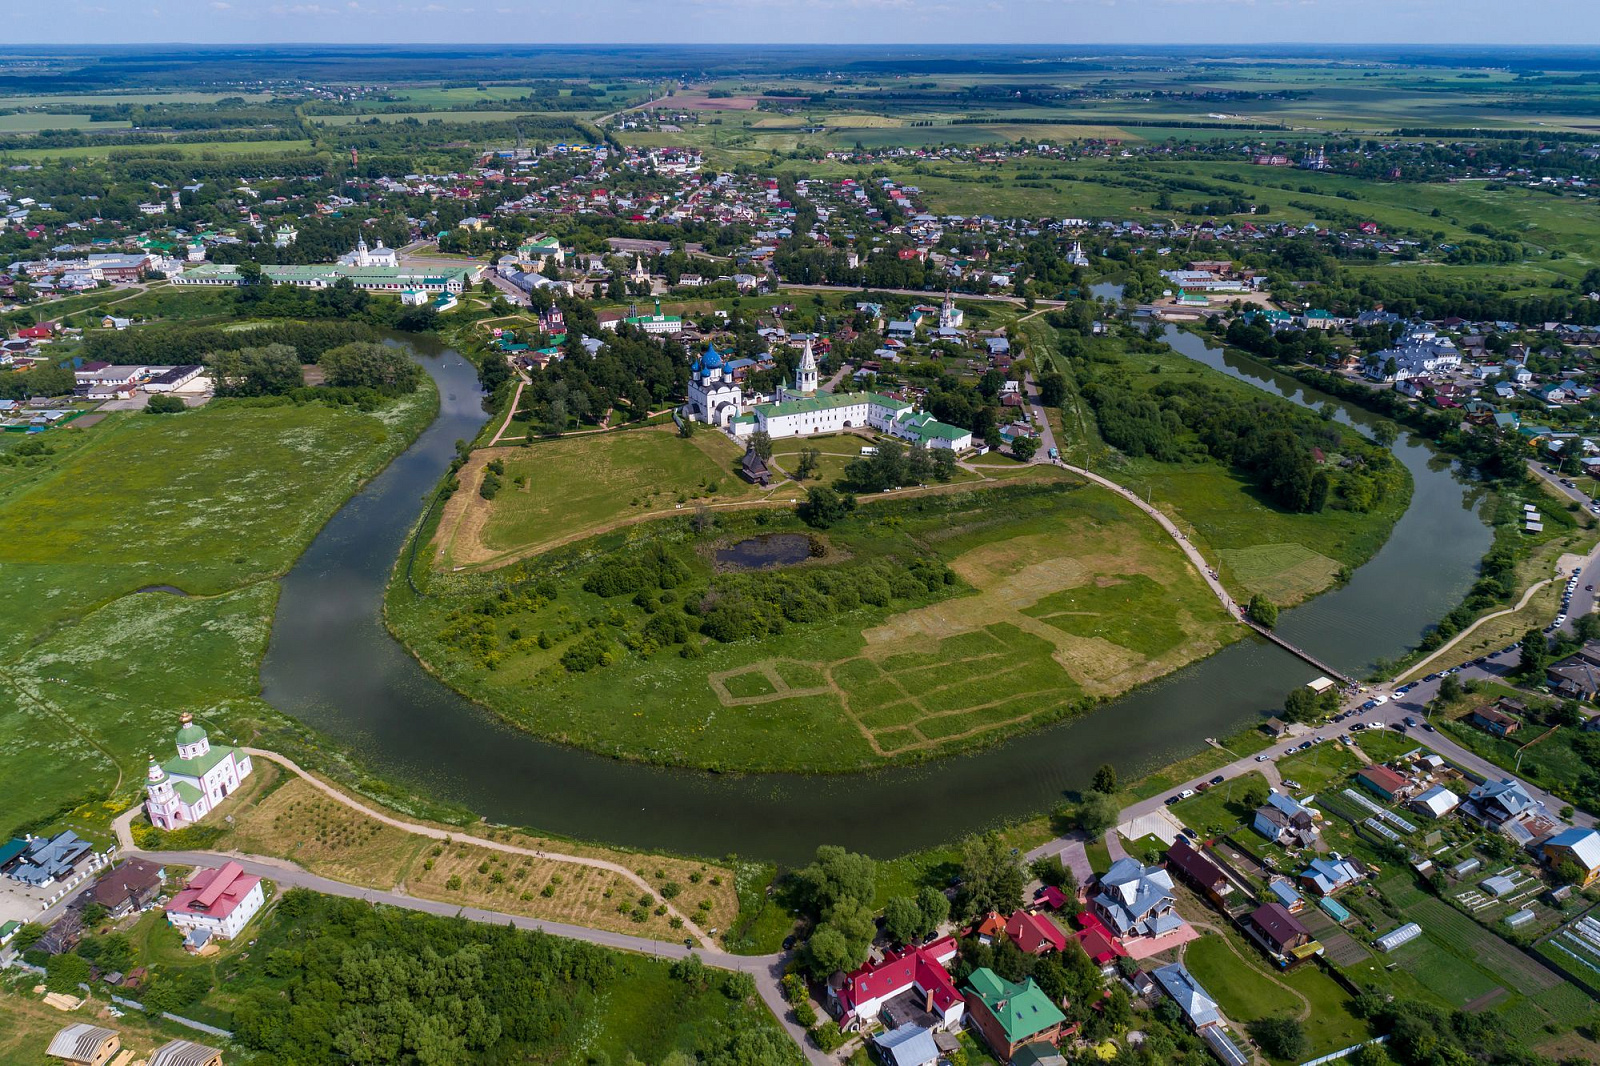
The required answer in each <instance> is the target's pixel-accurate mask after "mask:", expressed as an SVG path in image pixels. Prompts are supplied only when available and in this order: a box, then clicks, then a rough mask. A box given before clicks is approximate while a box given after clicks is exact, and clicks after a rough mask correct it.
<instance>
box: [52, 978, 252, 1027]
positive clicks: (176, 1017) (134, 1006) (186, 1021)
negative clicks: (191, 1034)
mask: <svg viewBox="0 0 1600 1066" xmlns="http://www.w3.org/2000/svg"><path fill="white" fill-rule="evenodd" d="M78 987H79V988H81V989H83V990H84V991H85V992H87V991H88V990H89V986H88V985H84V984H80V985H79V986H78ZM111 1002H113V1003H115V1004H116V1005H117V1006H119V1007H127V1008H128V1009H129V1010H136V1011H138V1012H139V1013H141V1014H149V1013H150V1012H149V1011H147V1010H145V1008H144V1004H143V1003H139V1002H137V1001H135V1000H131V999H127V998H126V997H124V996H119V995H116V994H114V993H113V994H112V996H111ZM160 1016H161V1017H163V1018H165V1019H166V1020H167V1021H169V1022H177V1023H178V1024H179V1025H183V1026H187V1027H189V1028H190V1029H195V1030H198V1031H199V1032H202V1033H206V1034H207V1035H209V1036H220V1037H222V1038H223V1039H224V1040H232V1039H233V1034H232V1033H230V1032H228V1030H226V1029H218V1028H217V1027H216V1026H214V1025H207V1024H206V1023H205V1022H197V1021H195V1020H194V1019H193V1018H185V1017H183V1015H181V1014H173V1013H172V1012H170V1011H162V1012H161V1014H160Z"/></svg>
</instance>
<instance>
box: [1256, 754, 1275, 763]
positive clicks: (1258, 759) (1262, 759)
mask: <svg viewBox="0 0 1600 1066" xmlns="http://www.w3.org/2000/svg"><path fill="white" fill-rule="evenodd" d="M1270 758H1272V756H1270V755H1257V756H1256V762H1266V761H1267V760H1268V759H1270Z"/></svg>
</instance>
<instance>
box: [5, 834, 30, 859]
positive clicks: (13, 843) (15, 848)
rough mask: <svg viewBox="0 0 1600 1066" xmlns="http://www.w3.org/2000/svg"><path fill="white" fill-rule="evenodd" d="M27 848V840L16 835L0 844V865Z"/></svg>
mask: <svg viewBox="0 0 1600 1066" xmlns="http://www.w3.org/2000/svg"><path fill="white" fill-rule="evenodd" d="M27 850H28V842H27V841H26V840H22V839H20V838H18V837H12V838H11V839H10V840H8V841H6V842H5V843H4V844H0V866H3V865H5V864H6V863H8V862H10V861H11V860H12V859H14V858H16V857H17V856H18V855H21V854H22V853H23V852H24V851H27Z"/></svg>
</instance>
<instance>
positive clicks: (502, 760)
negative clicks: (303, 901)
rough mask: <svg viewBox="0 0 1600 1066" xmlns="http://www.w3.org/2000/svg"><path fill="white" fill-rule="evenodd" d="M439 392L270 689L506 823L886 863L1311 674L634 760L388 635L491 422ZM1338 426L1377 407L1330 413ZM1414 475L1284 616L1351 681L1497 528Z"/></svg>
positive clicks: (1429, 473) (1384, 652)
mask: <svg viewBox="0 0 1600 1066" xmlns="http://www.w3.org/2000/svg"><path fill="white" fill-rule="evenodd" d="M1169 341H1170V343H1172V344H1173V346H1174V347H1175V348H1177V349H1178V350H1179V351H1180V352H1182V353H1183V354H1185V355H1187V356H1190V357H1191V358H1195V359H1198V360H1199V361H1201V362H1204V363H1206V364H1207V365H1208V366H1212V367H1215V368H1217V369H1219V370H1222V371H1223V372H1225V373H1228V374H1231V375H1233V376H1235V377H1238V378H1241V379H1243V380H1246V381H1249V382H1251V383H1252V384H1255V385H1257V386H1259V387H1261V388H1263V389H1266V390H1267V391H1269V392H1273V393H1276V394H1278V395H1281V396H1286V397H1288V398H1290V399H1292V400H1294V401H1295V402H1298V403H1304V404H1310V405H1313V406H1320V405H1321V404H1322V403H1323V402H1325V401H1327V400H1328V399H1329V398H1328V397H1325V396H1322V395H1320V394H1317V393H1314V392H1308V391H1307V390H1303V389H1302V387H1301V386H1300V384H1299V383H1298V382H1297V381H1295V380H1294V379H1292V378H1287V377H1283V376H1281V375H1276V374H1274V373H1273V372H1272V371H1270V370H1269V369H1267V368H1265V367H1263V366H1260V365H1259V364H1255V363H1253V362H1251V361H1249V360H1244V359H1238V358H1235V357H1233V356H1228V357H1226V358H1225V357H1224V356H1223V354H1222V352H1221V351H1219V350H1214V349H1211V348H1209V347H1208V346H1207V345H1206V343H1205V342H1204V341H1203V340H1201V339H1200V338H1198V337H1194V336H1191V335H1188V334H1183V333H1175V334H1172V335H1170V336H1169ZM410 343H411V346H412V347H413V349H414V350H416V352H417V353H418V355H419V357H420V358H421V362H422V364H423V366H424V367H425V368H426V369H427V371H428V373H429V374H430V375H431V376H432V377H433V379H434V381H435V382H437V383H438V386H439V391H440V394H441V408H440V414H439V417H438V419H437V420H436V421H435V422H434V423H433V424H432V425H431V426H430V427H429V428H428V429H427V430H426V431H425V432H424V433H423V434H422V436H421V437H420V438H419V439H418V440H417V441H416V443H415V444H413V445H412V447H411V448H409V449H408V450H407V451H406V452H405V453H404V454H403V455H401V456H400V457H399V458H398V459H396V460H395V461H394V462H393V463H392V464H390V466H389V467H388V468H387V469H385V470H384V471H383V472H382V473H381V474H379V475H378V476H377V477H375V478H374V479H373V480H372V481H371V482H370V483H369V484H368V485H366V486H365V487H364V488H363V489H362V490H361V492H359V493H358V494H357V495H356V496H354V497H353V498H352V499H351V500H350V501H349V503H347V504H346V505H345V506H344V507H343V508H341V509H340V510H339V511H338V512H337V513H336V514H335V515H334V516H333V518H332V519H331V520H330V521H329V523H328V525H327V526H326V527H325V528H324V529H323V530H322V532H321V533H320V534H319V535H318V536H317V538H316V539H315V540H314V541H313V542H312V544H311V547H310V548H309V549H308V550H307V551H306V553H305V554H304V555H303V556H302V557H301V559H300V560H299V562H297V563H296V564H295V566H294V568H293V569H292V570H291V571H290V572H289V573H288V574H287V575H285V577H284V578H283V582H282V595H281V597H280V599H279V603H278V613H277V618H276V620H275V623H274V626H273V634H272V640H271V643H270V645H269V648H268V651H267V655H266V658H265V659H264V661H263V663H262V669H261V678H262V688H263V695H264V696H265V698H266V699H267V700H268V701H269V702H270V703H272V704H273V705H274V706H275V707H277V708H278V709H279V710H281V711H283V712H284V713H286V714H289V715H291V716H293V717H295V718H297V719H300V720H302V721H304V722H306V723H308V724H309V725H312V726H314V727H316V728H318V729H320V730H322V731H324V732H325V733H327V734H328V735H330V736H332V737H334V738H336V739H338V740H339V741H340V742H342V743H344V744H347V745H349V746H350V747H351V748H352V749H353V750H354V751H355V752H356V753H357V755H358V756H359V758H360V759H361V761H362V762H363V764H364V765H365V766H366V767H367V768H368V769H369V770H371V771H372V772H374V773H377V774H380V775H383V776H387V777H391V778H395V779H399V780H402V781H405V782H408V783H411V784H413V785H416V786H418V787H420V788H422V789H424V790H426V791H429V792H432V793H434V794H436V795H438V796H440V797H442V798H445V799H449V800H452V801H455V802H457V803H461V804H463V805H465V806H467V807H470V808H471V809H473V810H475V811H478V812H480V813H481V814H483V815H484V816H485V817H487V818H488V819H490V820H491V821H494V822H501V823H507V824H512V825H521V826H529V827H536V828H537V829H539V830H543V831H546V832H550V833H556V834H561V835H565V836H572V837H577V838H582V839H587V840H594V841H600V842H605V843H611V844H618V845H624V846H629V847H638V848H657V849H665V850H669V851H674V852H682V853H687V854H700V855H707V856H724V855H735V854H736V855H740V856H743V857H747V858H758V859H765V860H772V861H777V862H782V863H788V864H794V863H801V862H804V861H806V860H807V859H808V858H809V857H810V855H811V853H812V852H813V851H814V850H815V849H816V846H817V845H818V844H822V843H834V844H843V845H845V846H847V847H850V848H853V849H857V850H862V851H867V852H870V853H872V854H875V855H879V856H885V857H887V856H892V855H897V854H902V853H905V852H907V851H911V850H915V849H919V848H924V847H928V846H931V845H935V844H939V843H942V842H947V841H950V840H953V839H954V838H956V837H958V836H960V835H962V834H964V833H966V832H968V831H971V830H975V829H981V828H984V827H987V826H990V825H994V824H997V823H1000V822H1004V821H1008V820H1013V819H1017V818H1021V817H1025V816H1027V815H1029V814H1031V813H1034V812H1037V811H1040V810H1044V809H1048V808H1050V807H1052V806H1054V805H1055V804H1056V803H1057V802H1059V801H1060V799H1061V798H1062V797H1063V795H1064V794H1065V793H1066V792H1068V791H1071V790H1076V789H1080V788H1082V787H1084V786H1085V785H1086V784H1087V782H1088V780H1089V777H1090V775H1091V774H1092V773H1093V770H1094V768H1095V767H1096V766H1098V765H1099V764H1101V763H1103V762H1109V763H1112V764H1113V765H1115V766H1116V767H1117V769H1118V770H1119V772H1120V773H1121V774H1122V775H1123V776H1124V778H1125V779H1126V778H1130V777H1132V776H1134V775H1137V774H1140V773H1143V772H1146V771H1149V770H1151V769H1153V768H1155V767H1157V766H1160V765H1163V764H1166V763H1169V762H1171V761H1173V760H1175V759H1177V758H1180V757H1182V756H1184V755H1187V754H1190V753H1192V752H1194V751H1197V750H1199V749H1200V747H1201V746H1202V744H1203V743H1204V738H1206V737H1213V736H1224V735H1226V734H1228V733H1230V732H1233V731H1235V730H1237V729H1239V728H1240V727H1242V726H1244V725H1245V724H1247V723H1249V722H1250V721H1252V720H1254V719H1256V718H1257V717H1259V716H1260V715H1262V714H1263V713H1266V712H1268V711H1270V710H1271V709H1273V708H1274V707H1275V706H1278V705H1279V704H1280V701H1281V700H1282V697H1283V694H1284V693H1285V692H1287V691H1288V690H1289V689H1290V688H1292V687H1293V686H1295V685H1297V684H1302V683H1304V682H1306V681H1308V680H1310V679H1311V677H1312V676H1313V671H1312V670H1311V668H1310V667H1308V666H1306V665H1305V664H1303V663H1301V662H1300V661H1299V660H1297V659H1295V658H1292V657H1291V656H1289V655H1288V654H1287V653H1285V652H1283V651H1281V650H1279V649H1277V648H1276V647H1274V646H1272V645H1268V644H1266V643H1264V642H1261V641H1259V640H1255V639H1250V640H1244V641H1240V642H1238V643H1235V644H1232V645H1230V646H1229V647H1227V648H1225V649H1223V650H1222V651H1221V652H1219V653H1218V654H1216V655H1214V656H1212V657H1211V658H1209V659H1206V660H1203V661H1201V662H1198V663H1195V664H1192V665H1191V666H1189V667H1187V668H1185V669H1183V670H1179V671H1177V672H1176V673H1174V674H1172V675H1170V676H1168V677H1166V678H1164V679H1163V680H1161V681H1158V682H1156V683H1154V684H1151V685H1148V686H1146V687H1144V688H1142V689H1139V690H1138V691H1136V692H1134V693H1132V694H1130V695H1128V696H1126V697H1124V698H1122V699H1120V700H1117V701H1116V702H1114V703H1110V704H1107V705H1105V706H1103V707H1101V708H1099V709H1097V710H1095V711H1093V712H1091V713H1089V714H1087V715H1085V716H1083V717H1081V718H1078V719H1076V720H1073V721H1068V722H1062V723H1058V724H1056V725H1052V726H1047V727H1045V728H1043V729H1039V730H1036V731H1034V732H1031V733H1028V734H1026V735H1024V736H1020V737H1017V738H1014V739H1012V740H1010V741H1007V742H1004V743H1000V744H997V745H995V746H993V747H990V748H987V749H985V750H982V751H979V752H975V753H972V754H969V755H962V756H954V757H951V758H946V759H942V760H939V761H937V762H934V763H930V764H926V765H922V766H912V767H902V768H894V769H889V770H883V771H877V772H873V773H861V774H850V775H839V776H826V777H807V776H801V775H789V774H757V775H718V774H708V773H701V772H698V771H689V770H674V769H663V768H659V767H650V766H644V765H639V764H635V763H627V762H620V761H616V760H612V759H607V758H603V757H600V756H597V755H591V754H589V753H587V752H583V751H579V750H576V749H572V748H565V747H561V746H558V745H554V744H550V743H546V742H544V741H541V740H539V739H537V738H535V737H533V736H530V735H528V734H526V733H522V732H519V731H517V730H514V729H511V728H509V727H507V726H505V725H503V724H502V723H501V722H500V721H499V720H498V719H497V718H495V717H494V716H493V715H492V714H490V713H489V712H487V711H484V710H483V709H481V708H479V707H477V706H476V705H474V704H472V703H470V702H468V701H466V700H464V699H462V698H460V697H459V696H457V695H456V694H455V693H453V692H452V691H450V690H449V689H448V688H446V687H445V686H444V685H442V684H440V683H439V682H437V681H436V680H434V679H433V678H432V677H431V676H429V675H428V674H427V673H426V672H425V671H424V670H423V669H422V668H421V666H420V665H418V663H417V662H416V661H415V660H414V659H413V658H412V657H411V656H410V655H409V654H408V653H407V652H406V651H405V650H404V648H402V647H401V646H400V645H399V644H398V643H397V642H396V641H395V640H394V639H393V638H392V637H391V636H390V635H389V633H388V632H387V630H385V629H384V627H383V624H382V622H381V620H380V611H381V608H382V603H383V594H384V586H385V583H386V582H387V580H388V576H389V573H390V568H391V566H392V565H393V563H394V560H395V558H396V556H397V555H398V553H399V551H400V549H401V547H402V546H403V544H404V542H405V539H406V534H407V532H408V531H409V529H410V528H411V526H412V524H413V523H414V522H415V521H416V519H417V516H418V514H419V513H420V512H421V509H422V507H423V506H424V502H425V500H426V499H427V498H428V497H429V496H430V495H431V493H432V490H433V488H434V486H435V485H436V484H437V483H438V480H439V478H440V477H441V476H442V475H443V473H444V471H445V469H446V468H447V467H448V465H449V462H450V459H451V458H452V456H453V455H454V454H455V441H456V440H457V439H471V438H472V437H474V436H475V435H476V433H477V431H478V429H479V428H480V427H481V426H482V425H483V423H484V421H485V420H486V416H485V414H484V413H483V410H482V407H481V403H480V397H481V393H480V390H479V388H478V384H477V379H476V375H475V372H474V370H473V368H472V367H471V365H470V364H468V363H467V361H466V360H465V359H463V358H462V357H461V356H459V355H458V354H456V353H455V352H453V351H450V350H448V349H445V348H442V347H440V346H438V345H435V344H430V343H428V342H426V341H415V340H413V341H411V342H410ZM1333 402H1334V403H1335V405H1336V407H1338V409H1339V412H1340V413H1339V416H1338V417H1339V419H1340V421H1344V422H1349V423H1363V422H1370V421H1371V420H1372V416H1370V415H1368V414H1366V413H1365V412H1362V411H1360V410H1359V409H1354V408H1350V407H1347V406H1345V405H1342V404H1339V403H1338V402H1337V401H1333ZM1395 452H1396V454H1397V455H1398V456H1399V458H1400V460H1401V462H1403V463H1404V464H1405V465H1406V467H1407V468H1408V469H1409V470H1410V471H1411V474H1412V477H1413V478H1414V480H1415V485H1416V488H1415V494H1414V496H1413V499H1412V503H1411V507H1410V509H1409V510H1408V511H1407V512H1406V514H1405V515H1404V516H1403V517H1402V518H1401V519H1400V521H1399V522H1398V523H1397V524H1396V526H1395V529H1394V533H1393V535H1392V536H1391V537H1390V539H1389V541H1388V543H1387V544H1386V545H1385V546H1384V547H1383V549H1382V550H1381V551H1379V552H1378V554H1377V555H1376V556H1374V557H1373V558H1372V559H1371V560H1370V561H1369V562H1368V563H1367V564H1366V565H1364V566H1362V567H1361V568H1360V569H1358V570H1357V571H1356V573H1355V575H1354V577H1353V578H1352V580H1351V581H1350V582H1349V583H1348V584H1347V585H1345V586H1344V587H1343V588H1341V589H1338V590H1336V591H1333V592H1330V593H1327V594H1325V595H1323V596H1319V597H1317V598H1315V599H1313V600H1311V601H1309V602H1308V603H1306V604H1304V605H1302V606H1300V607H1296V608H1294V609H1293V610H1288V611H1285V612H1283V614H1282V616H1281V618H1280V621H1279V629H1280V630H1281V631H1282V632H1283V633H1284V635H1285V636H1287V637H1288V638H1289V639H1290V640H1292V641H1294V642H1296V643H1298V644H1300V645H1301V646H1303V647H1304V648H1306V649H1307V650H1308V651H1310V652H1311V653H1312V654H1314V655H1316V656H1318V657H1320V658H1322V659H1323V660H1324V661H1325V662H1328V663H1330V664H1332V665H1333V666H1335V667H1338V668H1340V669H1342V670H1345V671H1346V672H1348V673H1352V674H1358V675H1359V674H1362V673H1364V672H1365V671H1366V669H1367V668H1368V667H1370V665H1371V664H1372V663H1373V662H1374V661H1375V660H1376V659H1378V658H1380V657H1392V656H1394V655H1397V654H1399V653H1400V652H1402V651H1404V650H1405V649H1406V648H1408V647H1410V646H1412V645H1414V644H1415V643H1416V641H1417V640H1418V639H1419V637H1420V636H1421V635H1422V633H1423V632H1424V630H1425V629H1426V628H1427V626H1429V625H1430V624H1431V623H1432V622H1434V621H1435V620H1437V619H1438V618H1439V617H1440V616H1441V615H1443V614H1444V613H1445V612H1446V611H1448V610H1449V609H1450V608H1451V607H1452V606H1454V605H1455V604H1456V603H1457V602H1459V600H1460V599H1461V597H1462V596H1463V595H1464V594H1465V593H1466V591H1467V589H1468V587H1469V586H1470V585H1471V583H1472V581H1473V579H1474V576H1475V574H1476V570H1477V563H1478V560H1479V559H1480V558H1481V557H1482V555H1483V553H1484V552H1485V551H1487V550H1488V547H1489V543H1490V540H1491V533H1490V530H1489V528H1488V527H1487V526H1486V524H1485V523H1484V522H1483V521H1482V520H1480V518H1479V517H1478V516H1477V514H1476V513H1475V511H1474V509H1473V507H1472V506H1471V504H1470V502H1469V488H1468V486H1466V485H1464V484H1462V483H1461V482H1459V481H1458V480H1456V478H1455V477H1454V476H1453V475H1452V473H1451V471H1450V468H1449V464H1448V463H1446V462H1443V461H1442V460H1440V459H1439V458H1438V457H1436V456H1435V454H1434V452H1433V451H1432V449H1431V448H1430V446H1428V445H1427V444H1425V443H1422V442H1418V441H1415V440H1412V439H1410V438H1409V437H1402V438H1401V439H1400V441H1399V442H1398V443H1397V444H1396V446H1395Z"/></svg>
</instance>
